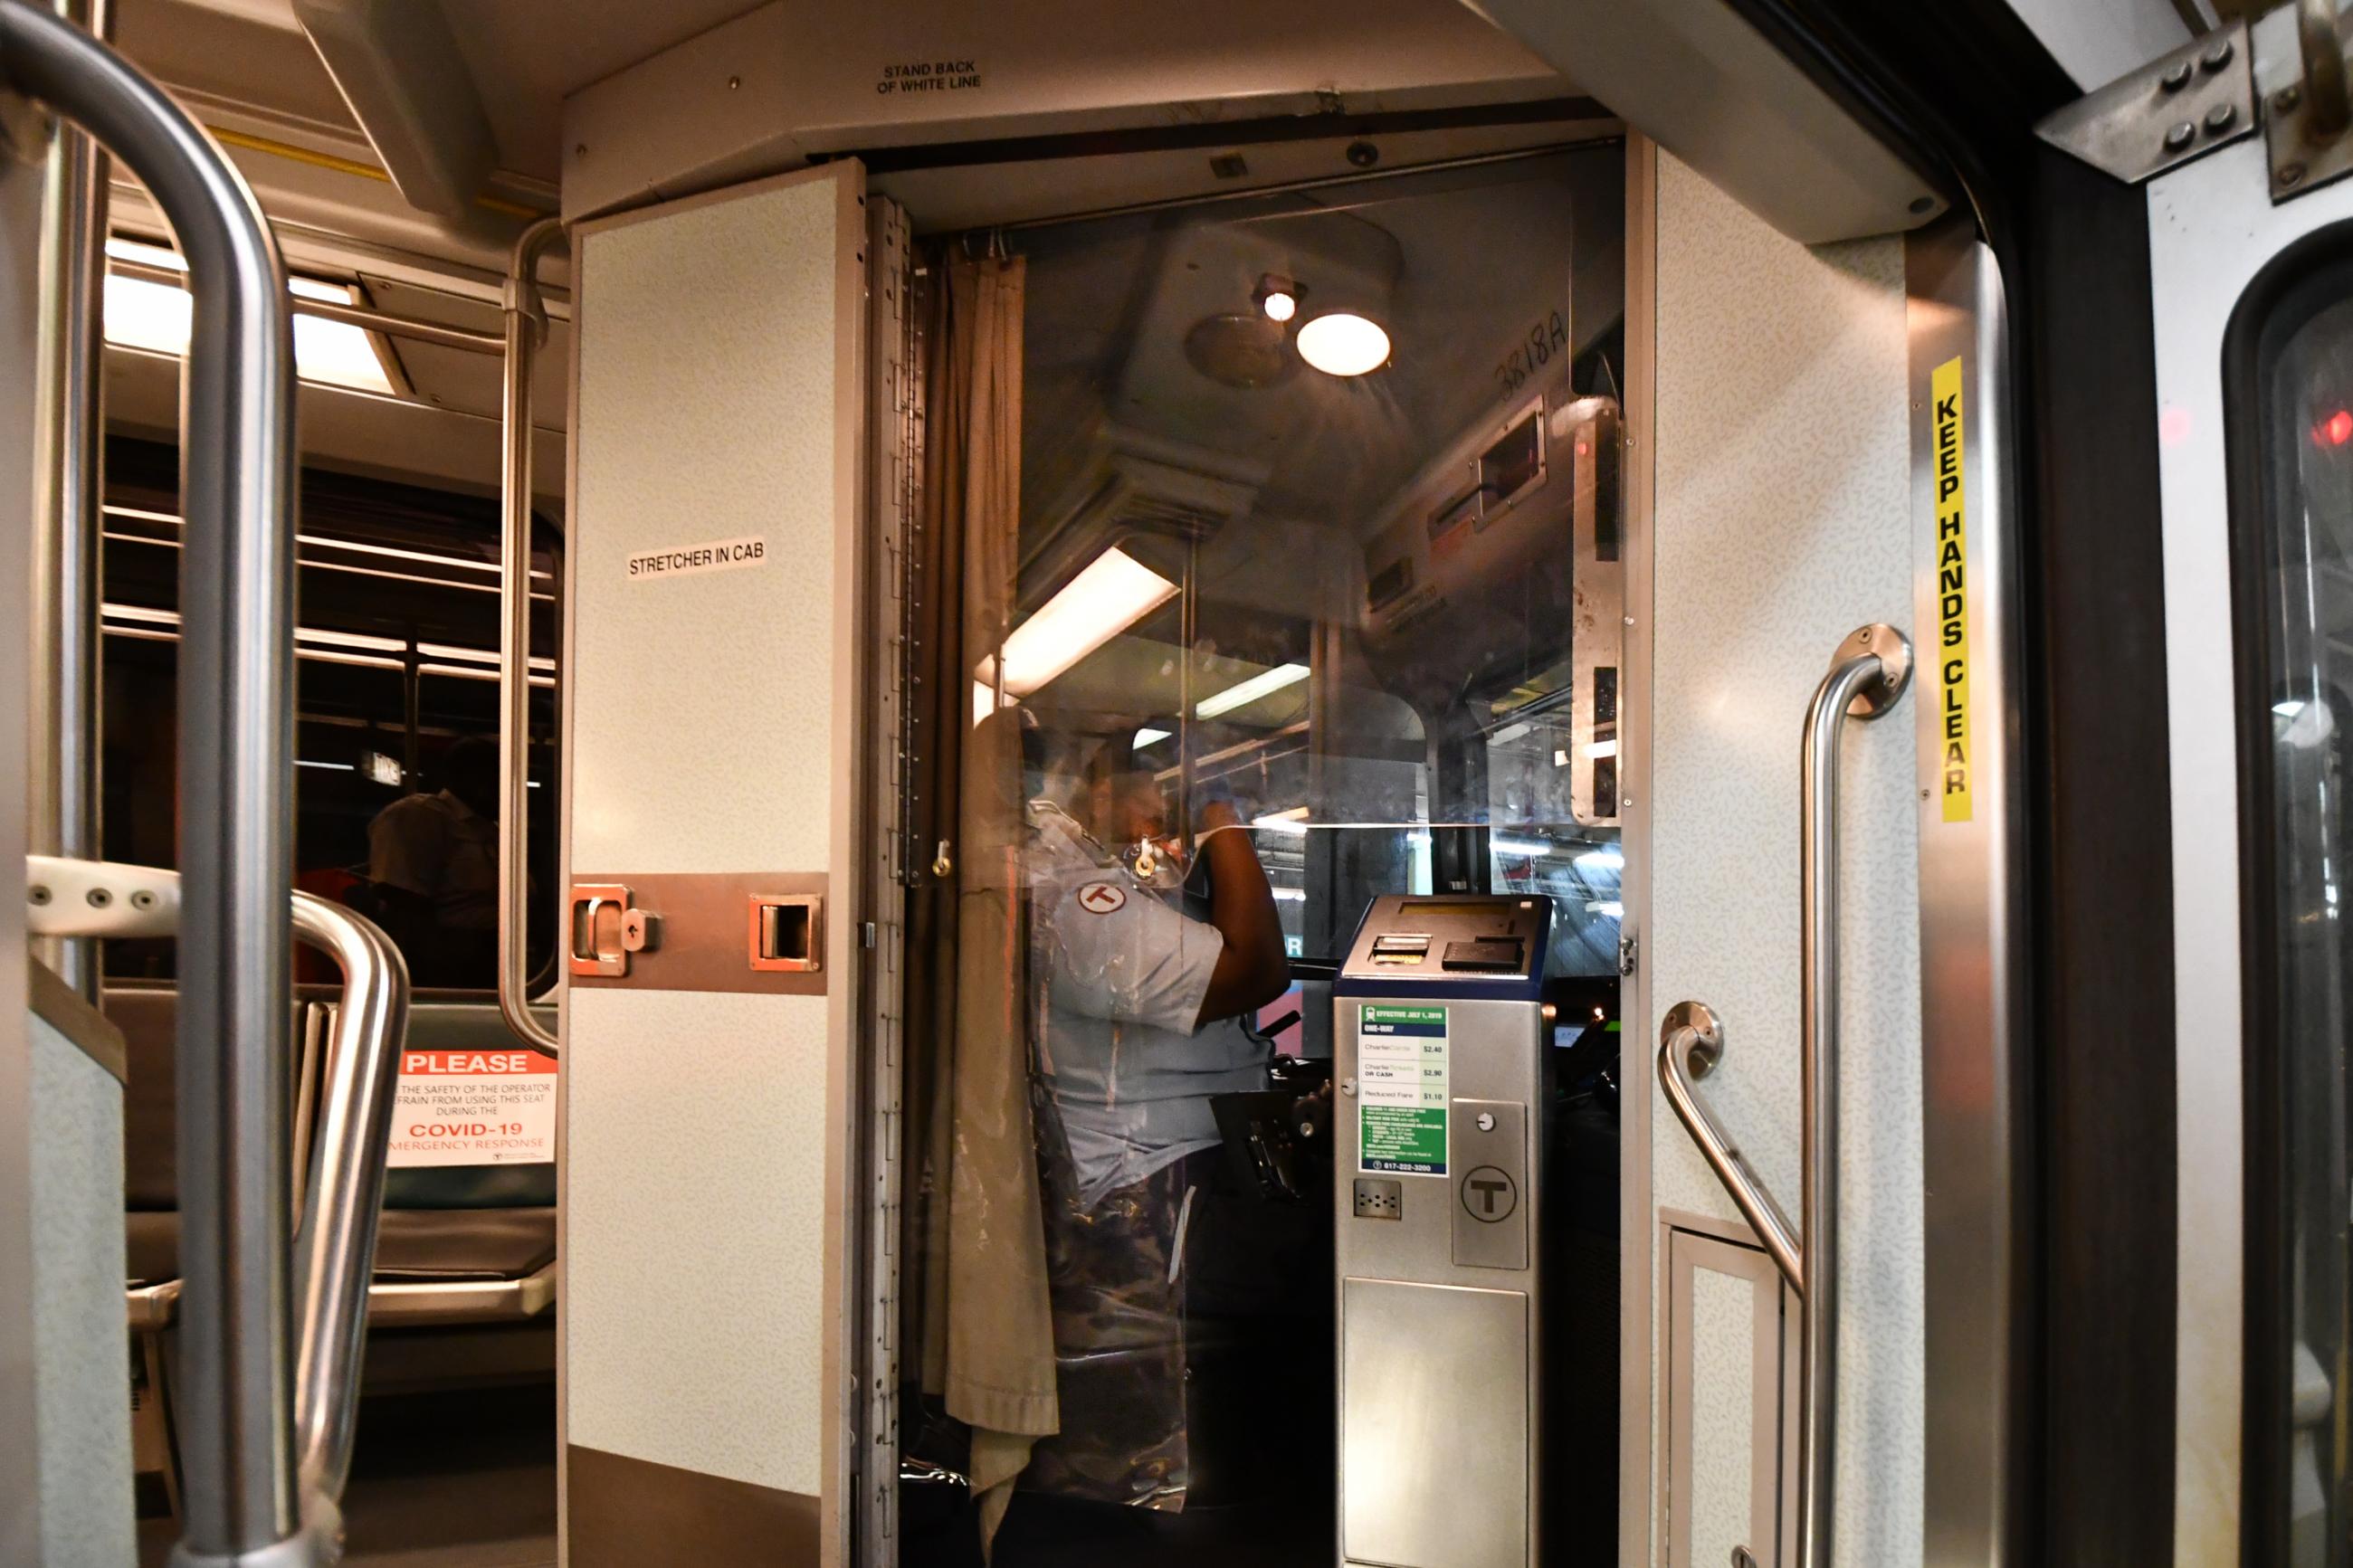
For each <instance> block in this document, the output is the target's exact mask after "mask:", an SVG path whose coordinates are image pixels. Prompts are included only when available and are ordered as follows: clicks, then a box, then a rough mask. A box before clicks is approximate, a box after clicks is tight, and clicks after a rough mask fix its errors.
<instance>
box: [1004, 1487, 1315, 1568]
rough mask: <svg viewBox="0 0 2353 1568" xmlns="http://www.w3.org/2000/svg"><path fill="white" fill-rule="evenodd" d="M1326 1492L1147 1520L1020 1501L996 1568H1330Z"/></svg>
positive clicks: (1010, 1515) (1130, 1513)
mask: <svg viewBox="0 0 2353 1568" xmlns="http://www.w3.org/2000/svg"><path fill="white" fill-rule="evenodd" d="M1329 1496H1330V1489H1329V1487H1328V1484H1327V1485H1326V1486H1325V1487H1324V1488H1323V1489H1321V1491H1320V1495H1319V1493H1318V1492H1314V1491H1311V1492H1309V1493H1307V1494H1306V1495H1305V1496H1303V1497H1302V1498H1300V1499H1299V1500H1296V1501H1294V1502H1293V1503H1290V1504H1287V1505H1269V1504H1264V1503H1261V1504H1256V1505H1251V1506H1244V1507H1236V1508H1218V1509H1197V1510H1189V1511H1187V1512H1186V1513H1183V1514H1178V1515H1167V1514H1150V1513H1143V1512H1140V1511H1137V1510H1103V1509H1093V1508H1089V1507H1086V1506H1085V1505H1076V1506H1073V1505H1067V1504H1058V1503H1057V1502H1056V1501H1055V1500H1053V1499H1050V1498H1022V1497H1017V1498H1016V1499H1015V1500H1014V1504H1013V1507H1012V1508H1011V1509H1010V1510H1008V1511H1007V1513H1006V1516H1005V1527H1004V1529H1003V1531H1001V1532H1000V1533H999V1534H998V1536H997V1549H996V1553H995V1559H994V1561H995V1563H996V1568H1104V1565H1105V1564H1117V1565H1118V1568H1198V1565H1199V1564H1203V1563H1216V1564H1218V1568H1299V1565H1300V1564H1302V1563H1328V1562H1330V1561H1331V1559H1332V1543H1333V1541H1334V1540H1335V1536H1334V1533H1333V1523H1332V1508H1331V1504H1330V1501H1329Z"/></svg>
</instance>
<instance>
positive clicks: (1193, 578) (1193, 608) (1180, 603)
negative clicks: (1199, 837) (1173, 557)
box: [1176, 533, 1201, 866]
mask: <svg viewBox="0 0 2353 1568" xmlns="http://www.w3.org/2000/svg"><path fill="white" fill-rule="evenodd" d="M1200 587H1201V539H1200V535H1198V534H1197V533H1187V535H1186V536H1185V585H1184V590H1183V592H1182V593H1180V594H1179V595H1177V606H1176V640H1177V641H1178V642H1180V643H1183V644H1184V645H1185V647H1184V651H1183V652H1182V653H1181V654H1180V655H1179V657H1178V661H1177V666H1176V832H1177V835H1178V837H1177V842H1178V843H1179V844H1181V845H1183V846H1184V849H1185V863H1186V864H1187V866H1190V865H1191V864H1192V863H1193V659H1194V654H1193V642H1194V639H1195V638H1196V637H1198V636H1199V634H1200V629H1201V618H1200V605H1199V603H1198V598H1197V595H1198V593H1199V592H1200Z"/></svg>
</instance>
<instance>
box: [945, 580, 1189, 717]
mask: <svg viewBox="0 0 2353 1568" xmlns="http://www.w3.org/2000/svg"><path fill="white" fill-rule="evenodd" d="M1175 597H1176V584H1174V583H1171V582H1170V581H1169V580H1168V579H1167V578H1166V577H1163V576H1162V575H1161V574H1159V573H1157V572H1155V571H1154V570H1152V568H1151V567H1149V566H1146V565H1145V564H1144V563H1142V562H1140V561H1138V560H1136V559H1135V557H1134V556H1133V555H1130V554H1128V553H1127V552H1125V551H1124V550H1121V549H1118V548H1117V547H1115V546H1114V547H1113V548H1112V549H1110V550H1106V551H1104V552H1103V553H1102V554H1101V555H1098V556H1096V557H1095V558H1094V560H1093V561H1092V562H1090V563H1088V565H1087V568H1086V570H1084V571H1083V572H1081V573H1080V574H1078V575H1077V576H1075V577H1073V578H1071V580H1070V582H1069V583H1068V584H1066V585H1065V586H1064V587H1063V589H1062V591H1061V592H1060V593H1059V594H1057V595H1054V596H1053V597H1052V598H1050V599H1049V600H1047V601H1046V602H1045V603H1044V604H1043V605H1039V607H1038V611H1037V613H1036V614H1035V615H1033V616H1030V617H1029V619H1028V620H1026V621H1024V622H1022V623H1021V624H1020V625H1019V626H1016V627H1014V628H1013V635H1012V636H1010V637H1007V638H1006V639H1005V649H1004V657H1005V680H1004V687H1005V690H1006V692H1007V694H1008V696H1013V697H1027V696H1029V694H1030V693H1031V692H1033V691H1035V690H1037V689H1039V687H1041V686H1043V685H1045V684H1046V683H1047V682H1048V681H1050V680H1051V679H1054V678H1055V677H1056V676H1058V675H1060V674H1061V673H1062V672H1063V671H1064V670H1066V669H1068V668H1071V666H1072V665H1074V664H1076V663H1078V662H1079V660H1081V659H1082V658H1086V657H1087V655H1089V654H1091V653H1092V652H1094V650H1095V649H1097V648H1099V647H1103V644H1105V643H1107V642H1109V641H1111V639H1112V638H1113V637H1117V636H1118V635H1119V634H1120V633H1122V632H1124V631H1125V630H1126V629H1127V628H1128V627H1130V626H1134V624H1135V623H1136V622H1138V621H1140V620H1142V619H1143V618H1144V617H1145V616H1146V615H1147V614H1149V613H1150V612H1151V611H1152V610H1154V609H1155V608H1157V607H1158V606H1159V605H1164V604H1166V603H1167V602H1168V601H1169V600H1170V599H1173V598H1175ZM973 679H974V680H976V682H978V683H979V684H980V685H981V686H983V687H988V688H994V687H995V686H997V684H998V683H997V679H996V669H995V666H994V661H992V660H989V659H982V660H981V661H980V667H979V668H976V669H975V670H974V671H973Z"/></svg>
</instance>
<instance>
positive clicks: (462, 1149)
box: [391, 1050, 555, 1166]
mask: <svg viewBox="0 0 2353 1568" xmlns="http://www.w3.org/2000/svg"><path fill="white" fill-rule="evenodd" d="M554 1158H555V1064H554V1062H552V1061H550V1060H549V1059H548V1058H545V1057H543V1056H541V1055H540V1054H539V1053H538V1052H537V1051H525V1050H496V1051H403V1052H401V1053H400V1098H399V1099H398V1100H396V1101H395V1102H394V1105H393V1110H392V1160H391V1163H392V1164H394V1165H396V1166H399V1165H533V1164H543V1163H546V1162H548V1161H550V1160H553V1159H554Z"/></svg>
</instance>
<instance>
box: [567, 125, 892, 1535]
mask: <svg viewBox="0 0 2353 1568" xmlns="http://www.w3.org/2000/svg"><path fill="white" fill-rule="evenodd" d="M858 178H859V174H858V170H857V167H856V165H854V164H849V165H845V166H843V167H841V168H839V169H836V170H830V171H828V172H825V173H822V174H811V175H807V176H803V177H799V178H797V179H795V180H792V181H787V182H772V183H767V184H762V185H759V186H754V187H749V188H747V189H746V190H744V191H741V192H736V193H731V194H728V195H723V196H721V197H719V198H717V199H704V200H696V201H691V202H685V203H681V204H678V205H674V206H671V207H665V208H659V209H655V210H653V211H652V212H650V213H649V214H646V215H643V216H638V217H635V218H632V219H629V220H627V221H623V222H618V223H616V224H613V225H611V226H598V227H595V228H591V229H589V230H587V231H586V232H585V233H584V234H583V235H582V236H581V237H580V238H579V240H578V242H577V256H578V262H577V266H578V268H579V270H578V273H577V281H576V283H575V288H576V289H577V291H578V296H577V297H578V300H579V305H578V316H577V321H578V323H579V324H578V329H577V330H578V334H579V335H578V343H579V350H578V353H579V361H578V371H577V376H578V392H577V401H576V403H575V437H574V439H575V457H574V464H575V469H574V486H575V489H574V495H573V501H572V520H573V521H572V531H571V537H570V540H569V545H570V549H571V552H572V553H571V563H570V564H571V569H572V592H573V598H572V605H571V616H572V631H571V649H572V652H571V660H572V662H571V668H570V677H569V688H570V689H569V699H570V704H571V706H570V710H569V715H568V717H569V736H570V744H571V748H572V750H571V757H570V763H569V769H568V776H569V781H570V789H571V797H570V802H569V805H570V822H569V831H570V839H569V843H568V846H567V850H568V861H569V865H570V867H571V869H572V874H573V875H574V876H575V878H577V877H582V876H587V875H593V874H600V873H602V874H617V875H621V876H628V875H632V874H641V873H659V872H671V873H676V872H710V871H759V870H771V871H802V870H807V871H824V870H828V869H830V870H832V871H833V872H834V873H835V875H836V877H837V879H839V878H840V876H841V875H842V872H843V871H844V870H845V869H846V868H845V867H843V866H841V865H840V864H839V858H840V855H839V845H840V844H841V843H842V842H843V839H842V837H841V825H842V822H843V812H844V810H845V809H846V806H847V805H848V801H847V797H846V795H843V794H842V793H841V792H842V790H843V789H844V787H845V785H844V780H845V778H846V776H847V774H848V772H849V768H850V767H851V766H852V765H853V764H854V762H855V752H854V751H853V750H852V749H851V748H849V746H847V745H845V744H844V743H843V742H842V737H843V735H844V734H845V733H847V732H848V731H849V724H850V720H849V713H848V706H847V704H846V703H845V702H844V700H843V699H842V691H841V683H842V679H843V678H844V677H845V676H846V674H847V669H846V667H843V666H841V665H839V663H838V656H837V649H838V647H839V640H838V638H839V634H841V633H843V632H845V631H847V630H848V629H849V627H848V626H846V624H844V617H847V616H849V615H850V614H851V613H852V612H851V610H850V608H849V606H848V605H846V603H844V599H845V595H846V588H845V585H844V584H842V582H841V581H840V576H841V572H842V565H841V563H842V560H843V551H844V550H845V549H846V541H845V539H844V536H843V521H842V520H843V519H844V518H845V517H846V516H848V515H849V510H850V507H851V505H852V501H853V498H852V496H851V494H850V492H849V486H850V485H851V484H852V483H853V482H854V481H853V477H852V476H853V473H854V469H853V468H852V467H851V464H850V462H849V457H850V455H851V454H854V452H855V449H856V447H855V439H854V437H855V431H856V426H855V418H856V413H855V411H856V409H857V407H858V406H859V400H860V390H859V389H858V388H857V387H856V386H855V385H854V384H851V383H853V382H854V380H855V372H854V369H853V368H851V367H853V366H854V364H855V363H856V361H855V355H854V343H853V342H852V341H851V340H850V339H849V338H847V337H846V336H845V333H846V332H849V331H854V323H855V321H856V320H857V314H856V312H857V311H858V310H860V308H861V307H860V300H858V299H857V298H856V297H855V290H854V288H852V287H851V286H849V284H847V283H846V282H845V273H844V266H843V263H844V261H845V259H846V258H847V253H848V251H849V249H850V248H852V247H856V246H857V245H858V244H859V242H860V231H859V230H858V227H857V225H856V224H855V223H854V222H845V221H844V210H845V201H846V197H845V185H846V184H847V187H848V190H849V192H851V193H854V192H855V190H856V184H855V182H856V181H857V180H858ZM849 210H851V211H854V210H855V209H854V206H851V207H850V208H849ZM845 421H848V422H849V423H847V424H845ZM845 430H846V431H848V432H849V435H848V437H845V435H844V431H845ZM746 538H757V539H759V540H760V541H761V542H762V550H761V552H760V557H759V560H758V563H757V564H754V565H747V566H741V567H736V568H733V569H728V570H720V571H705V572H697V573H691V574H682V575H681V574H669V573H665V574H659V575H654V576H650V577H648V576H643V575H640V576H637V577H633V576H632V575H631V574H630V572H629V570H628V562H629V558H630V557H631V556H633V555H637V554H639V553H641V552H652V551H660V550H666V549H669V548H670V547H677V546H692V545H697V544H705V543H709V542H714V541H722V540H742V539H746ZM838 888H839V880H838V881H837V889H838ZM836 907H837V909H839V908H840V906H839V903H837V906H836ZM833 923H834V925H835V927H836V930H835V931H834V932H833V935H832V939H831V941H832V944H833V947H834V951H833V953H832V957H833V959H834V960H835V961H836V962H835V963H834V964H833V965H832V966H831V967H832V968H833V969H834V971H835V973H846V971H847V968H848V966H847V964H846V963H843V962H841V961H844V960H846V959H847V957H848V953H849V949H848V946H847V942H848V940H849V939H848V936H847V934H846V931H847V924H846V921H835V922H833ZM738 940H740V938H739V939H738ZM841 984H844V981H842V980H837V981H836V982H835V987H836V990H837V992H839V987H840V986H841ZM842 1007H843V1003H842V996H841V995H840V994H836V995H828V996H792V995H751V994H708V993H687V992H663V991H637V990H624V989H590V988H586V987H581V988H575V989H574V990H572V991H571V993H570V995H569V999H568V1003H567V1008H566V1017H565V1039H566V1059H565V1087H564V1091H563V1092H564V1126H563V1133H562V1150H563V1155H562V1160H563V1205H564V1216H565V1217H564V1271H565V1278H564V1298H563V1312H564V1335H565V1341H564V1344H565V1348H564V1357H565V1363H564V1389H565V1441H566V1442H568V1443H571V1444H575V1445H579V1446H583V1447H592V1448H598V1449H603V1450H605V1451H607V1452H610V1453H615V1454H620V1455H624V1456H627V1457H629V1458H638V1459H646V1460H650V1461H652V1462H654V1463H657V1464H662V1465H669V1466H673V1467H677V1468H683V1469H691V1470H698V1471H702V1472H706V1473H709V1474H712V1475H717V1476H723V1477H726V1478H729V1479H735V1480H741V1481H748V1482H752V1483H754V1484H757V1485H761V1486H766V1487H773V1488H777V1489H782V1490H786V1491H790V1492H797V1493H801V1494H804V1495H810V1496H815V1495H818V1494H819V1493H821V1491H822V1490H823V1488H824V1484H825V1475H826V1462H827V1461H826V1452H827V1435H826V1427H827V1423H828V1416H827V1414H826V1412H827V1408H828V1405H827V1397H826V1394H827V1390H826V1372H825V1365H826V1354H827V1335H828V1331H829V1325H830V1323H831V1316H830V1314H829V1313H828V1310H827V1301H826V1294H825V1292H826V1268H827V1239H828V1232H829V1227H830V1226H831V1224H832V1216H830V1215H828V1213H827V1204H826V1179H827V1172H828V1133H829V1131H832V1129H830V1128H829V1127H828V1115H827V1106H828V1096H829V1094H830V1093H831V1085H830V1084H829V1079H828V1073H829V1063H830V1061H831V1060H832V1058H833V1052H832V1048H831V1038H832V1035H831V1031H832V1030H833V1029H834V1028H836V1027H839V1016H840V1015H841V1011H842Z"/></svg>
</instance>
